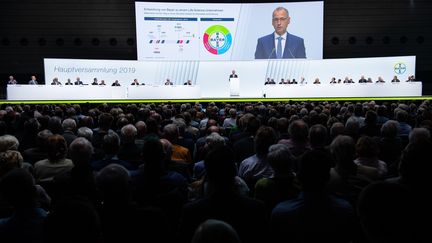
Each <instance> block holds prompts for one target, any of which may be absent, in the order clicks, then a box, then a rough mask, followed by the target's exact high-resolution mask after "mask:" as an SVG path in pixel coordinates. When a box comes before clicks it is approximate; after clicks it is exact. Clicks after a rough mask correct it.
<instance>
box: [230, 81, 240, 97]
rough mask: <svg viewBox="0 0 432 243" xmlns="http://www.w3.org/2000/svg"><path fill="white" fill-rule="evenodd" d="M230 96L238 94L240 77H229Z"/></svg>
mask: <svg viewBox="0 0 432 243" xmlns="http://www.w3.org/2000/svg"><path fill="white" fill-rule="evenodd" d="M229 81H230V96H239V95H240V78H230V79H229Z"/></svg>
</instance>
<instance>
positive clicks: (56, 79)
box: [51, 77, 61, 85]
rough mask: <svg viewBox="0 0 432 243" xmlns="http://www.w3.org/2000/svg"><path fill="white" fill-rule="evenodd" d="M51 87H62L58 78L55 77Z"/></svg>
mask: <svg viewBox="0 0 432 243" xmlns="http://www.w3.org/2000/svg"><path fill="white" fill-rule="evenodd" d="M51 85H61V83H60V81H59V80H58V78H57V77H55V78H54V79H53V81H52V83H51Z"/></svg>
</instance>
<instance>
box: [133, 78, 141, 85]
mask: <svg viewBox="0 0 432 243" xmlns="http://www.w3.org/2000/svg"><path fill="white" fill-rule="evenodd" d="M131 85H140V83H139V82H138V79H136V78H135V79H134V80H133V82H132V83H131Z"/></svg>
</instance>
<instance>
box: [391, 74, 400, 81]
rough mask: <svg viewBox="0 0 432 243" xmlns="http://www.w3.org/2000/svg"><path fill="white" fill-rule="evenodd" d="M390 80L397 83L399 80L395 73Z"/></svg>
mask: <svg viewBox="0 0 432 243" xmlns="http://www.w3.org/2000/svg"><path fill="white" fill-rule="evenodd" d="M391 82H392V83H399V82H400V80H399V79H398V77H397V76H396V75H395V76H394V77H393V79H392V80H391Z"/></svg>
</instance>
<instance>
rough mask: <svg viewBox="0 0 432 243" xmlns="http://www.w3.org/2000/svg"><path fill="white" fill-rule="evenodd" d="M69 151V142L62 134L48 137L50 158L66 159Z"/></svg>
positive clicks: (54, 159)
mask: <svg viewBox="0 0 432 243" xmlns="http://www.w3.org/2000/svg"><path fill="white" fill-rule="evenodd" d="M67 151H68V149H67V143H66V140H65V139H64V137H63V136H62V135H58V134H54V135H51V136H49V137H48V140H47V152H48V159H49V160H50V161H51V162H56V161H59V160H61V159H64V158H65V157H66V154H67Z"/></svg>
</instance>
